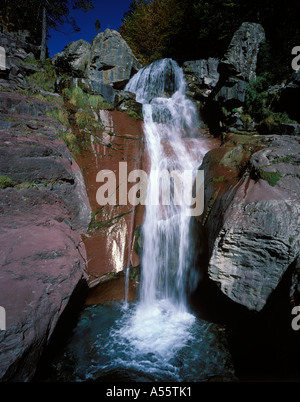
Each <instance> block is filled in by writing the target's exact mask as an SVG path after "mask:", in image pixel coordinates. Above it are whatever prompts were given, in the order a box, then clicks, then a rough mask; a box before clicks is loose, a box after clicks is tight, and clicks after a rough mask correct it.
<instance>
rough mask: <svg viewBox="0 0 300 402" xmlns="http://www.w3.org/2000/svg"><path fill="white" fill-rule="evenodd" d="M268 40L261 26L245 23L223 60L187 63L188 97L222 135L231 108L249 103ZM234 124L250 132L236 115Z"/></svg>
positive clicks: (211, 127) (234, 36)
mask: <svg viewBox="0 0 300 402" xmlns="http://www.w3.org/2000/svg"><path fill="white" fill-rule="evenodd" d="M264 39H265V33H264V29H263V27H262V26H261V25H260V24H255V23H250V22H244V23H243V24H242V25H241V27H240V28H239V29H238V30H237V31H236V32H235V34H234V35H233V37H232V40H231V42H230V44H229V46H228V49H227V51H226V53H225V55H224V56H223V58H222V59H221V60H220V59H217V58H209V59H208V60H194V61H187V62H185V63H184V64H183V71H184V74H185V77H186V81H187V95H188V96H190V97H191V98H192V99H194V100H195V101H196V102H197V103H198V108H199V111H200V112H201V114H202V117H203V119H204V121H205V123H206V124H207V125H208V126H209V127H210V129H211V130H212V131H213V132H219V131H220V130H221V129H222V127H223V126H224V124H225V120H227V115H224V113H227V109H228V110H232V109H233V108H238V107H240V106H243V105H244V104H245V99H246V90H247V88H248V83H249V81H250V80H252V79H253V78H255V77H256V65H257V57H258V52H259V49H260V45H261V43H262V42H263V41H264ZM223 107H225V108H226V111H225V110H224V109H223ZM222 109H223V110H222ZM230 123H231V125H232V126H233V125H235V126H237V128H239V129H245V130H247V127H243V126H246V125H244V122H242V121H241V120H238V121H237V119H236V118H235V116H234V113H233V114H232V116H231V122H230ZM235 123H237V124H235ZM238 126H240V127H238Z"/></svg>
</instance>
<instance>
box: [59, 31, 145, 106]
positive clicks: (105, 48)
mask: <svg viewBox="0 0 300 402" xmlns="http://www.w3.org/2000/svg"><path fill="white" fill-rule="evenodd" d="M52 63H53V64H54V65H55V66H56V67H57V68H58V69H59V70H60V71H63V72H65V73H67V74H68V75H69V76H72V77H79V78H85V79H86V80H87V81H88V85H89V87H90V88H91V90H92V91H93V92H94V93H95V94H99V95H102V96H103V97H104V99H105V100H106V101H108V102H110V103H113V102H114V96H115V92H114V90H115V89H124V87H125V85H126V84H127V82H128V81H129V79H130V78H131V77H132V76H133V75H134V74H135V73H136V72H137V71H138V70H139V69H140V68H141V67H142V66H141V64H140V63H139V62H138V60H137V59H136V58H135V56H134V55H133V53H132V51H131V49H130V47H129V46H128V45H127V43H126V41H125V40H124V39H123V38H122V36H121V35H120V34H119V33H118V32H117V31H114V30H111V29H106V30H105V31H104V32H100V33H99V34H98V35H97V36H96V37H95V38H94V39H93V40H92V43H91V44H90V43H88V42H86V41H84V40H79V41H76V42H72V43H70V44H68V45H67V46H66V47H65V48H64V49H63V51H62V52H61V53H59V54H57V55H55V56H54V57H53V58H52Z"/></svg>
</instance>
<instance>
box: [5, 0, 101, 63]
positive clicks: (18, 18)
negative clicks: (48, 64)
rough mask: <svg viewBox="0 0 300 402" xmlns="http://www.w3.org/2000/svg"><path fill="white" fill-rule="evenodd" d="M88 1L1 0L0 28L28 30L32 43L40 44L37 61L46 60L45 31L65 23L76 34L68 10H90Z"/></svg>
mask: <svg viewBox="0 0 300 402" xmlns="http://www.w3.org/2000/svg"><path fill="white" fill-rule="evenodd" d="M93 7H94V6H93V3H92V0H28V1H23V2H22V1H19V0H2V1H1V5H0V25H2V26H3V27H4V30H6V31H9V32H11V31H18V30H25V29H26V30H28V31H29V32H30V34H31V38H32V39H34V42H35V43H36V44H39V45H41V54H40V58H41V60H45V57H46V44H47V37H48V35H49V29H50V28H53V29H55V30H59V29H61V28H62V27H63V26H64V25H66V24H69V25H70V26H71V27H72V29H73V30H74V31H79V30H80V29H79V27H78V25H77V24H76V21H75V19H74V17H73V16H72V15H71V11H72V10H79V9H82V10H84V11H88V10H90V9H92V8H93Z"/></svg>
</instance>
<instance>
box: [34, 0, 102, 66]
mask: <svg viewBox="0 0 300 402" xmlns="http://www.w3.org/2000/svg"><path fill="white" fill-rule="evenodd" d="M33 1H34V0H33ZM37 1H38V3H39V6H40V8H41V9H42V42H41V55H40V59H41V60H42V61H44V60H45V57H46V43H47V32H48V29H49V28H53V29H56V30H57V29H59V27H62V26H63V25H65V24H70V25H71V26H72V28H73V30H74V31H75V32H78V31H80V28H79V26H78V25H77V23H76V21H75V19H74V17H72V16H71V15H70V10H79V9H83V10H84V11H88V10H90V9H92V8H93V7H94V6H93V3H92V0H37Z"/></svg>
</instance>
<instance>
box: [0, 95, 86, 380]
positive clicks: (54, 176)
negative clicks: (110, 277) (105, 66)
mask: <svg viewBox="0 0 300 402" xmlns="http://www.w3.org/2000/svg"><path fill="white" fill-rule="evenodd" d="M0 103H1V113H0V120H1V125H0V132H1V136H0V137H1V141H0V176H1V177H0V180H1V189H0V211H1V215H0V221H1V252H0V261H1V262H0V265H1V270H0V305H1V306H2V307H4V308H5V310H6V330H5V331H0V378H1V380H2V381H12V380H14V381H29V380H31V379H32V377H33V375H34V373H35V369H36V365H37V362H38V360H39V358H40V355H41V353H42V351H43V349H44V347H45V346H46V345H47V343H48V341H49V339H50V336H51V334H52V333H53V331H54V328H55V326H56V323H57V321H58V319H59V318H60V316H61V314H62V313H63V311H64V309H65V307H66V306H67V304H68V301H69V300H70V297H71V295H72V293H73V292H74V290H75V289H76V287H77V286H78V285H79V284H80V283H81V280H82V279H83V278H84V277H85V275H86V274H85V264H86V251H85V247H84V244H83V242H82V238H81V235H80V234H81V233H84V232H85V231H86V230H87V228H88V225H89V222H90V217H91V209H90V205H89V201H88V198H87V194H86V189H85V185H84V181H83V177H82V174H81V172H80V170H79V167H78V165H77V164H76V162H75V161H74V159H73V158H72V156H71V154H70V152H69V151H68V149H67V147H66V145H65V144H64V142H63V141H62V140H61V139H59V138H58V136H59V133H61V132H63V131H64V130H66V128H65V127H64V126H62V125H61V124H60V123H59V122H58V121H57V120H55V119H52V118H50V117H47V115H46V112H47V111H49V110H50V109H51V108H52V109H53V108H55V107H56V106H55V105H54V104H50V103H48V102H44V101H41V100H38V99H35V98H30V97H28V96H25V95H22V94H18V93H10V92H1V93H0ZM4 178H5V180H3V179H4Z"/></svg>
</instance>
